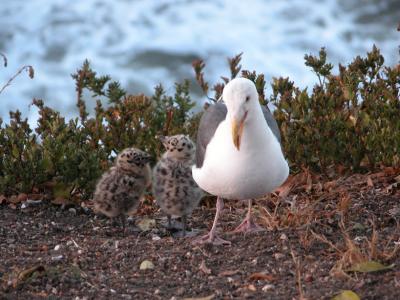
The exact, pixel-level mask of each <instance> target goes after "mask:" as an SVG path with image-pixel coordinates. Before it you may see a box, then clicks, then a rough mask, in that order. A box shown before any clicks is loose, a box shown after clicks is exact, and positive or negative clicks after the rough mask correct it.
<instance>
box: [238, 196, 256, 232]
mask: <svg viewBox="0 0 400 300" xmlns="http://www.w3.org/2000/svg"><path fill="white" fill-rule="evenodd" d="M248 201H249V202H248V203H249V208H248V211H247V215H246V218H244V220H243V222H242V223H241V224H240V225H239V226H238V227H236V228H235V229H234V230H233V231H232V233H238V232H257V231H262V230H264V228H262V227H261V226H259V225H257V224H256V223H255V222H254V220H253V216H252V215H251V206H252V199H249V200H248Z"/></svg>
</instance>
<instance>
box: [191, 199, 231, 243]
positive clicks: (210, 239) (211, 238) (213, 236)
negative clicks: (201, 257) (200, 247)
mask: <svg viewBox="0 0 400 300" xmlns="http://www.w3.org/2000/svg"><path fill="white" fill-rule="evenodd" d="M223 208H224V200H222V198H220V197H218V198H217V212H216V213H215V218H214V223H213V225H212V227H211V230H210V232H209V233H207V234H206V235H203V236H201V237H199V238H197V239H195V240H194V241H193V244H207V243H211V244H213V245H230V244H231V242H229V241H226V240H224V239H222V238H220V237H219V236H217V233H216V232H215V231H216V229H217V223H218V219H219V215H220V214H221V211H222V209H223Z"/></svg>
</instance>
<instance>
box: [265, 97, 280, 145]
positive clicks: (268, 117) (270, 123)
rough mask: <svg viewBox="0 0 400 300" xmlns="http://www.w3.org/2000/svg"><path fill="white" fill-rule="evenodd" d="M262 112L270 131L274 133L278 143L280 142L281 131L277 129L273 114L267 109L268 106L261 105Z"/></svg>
mask: <svg viewBox="0 0 400 300" xmlns="http://www.w3.org/2000/svg"><path fill="white" fill-rule="evenodd" d="M261 109H262V112H263V114H264V118H265V120H266V121H267V124H268V127H269V128H271V131H272V133H273V134H274V135H275V137H276V139H277V140H278V142H279V144H280V143H281V133H280V131H279V127H278V123H277V122H276V120H275V118H274V116H273V115H272V113H271V111H270V110H269V108H268V106H266V105H265V106H261Z"/></svg>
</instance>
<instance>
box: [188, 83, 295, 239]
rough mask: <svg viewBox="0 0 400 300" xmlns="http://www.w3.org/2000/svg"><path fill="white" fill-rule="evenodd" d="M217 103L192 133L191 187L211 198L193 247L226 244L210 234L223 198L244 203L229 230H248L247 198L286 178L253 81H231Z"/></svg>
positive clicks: (272, 126) (274, 128) (272, 125)
mask: <svg viewBox="0 0 400 300" xmlns="http://www.w3.org/2000/svg"><path fill="white" fill-rule="evenodd" d="M222 99H223V102H224V103H222V102H217V103H216V104H214V105H212V106H210V107H209V108H208V109H207V110H206V112H205V113H204V115H203V116H202V118H201V120H200V124H199V130H198V133H197V148H196V165H195V166H193V168H192V174H193V178H194V180H195V181H196V183H197V184H198V185H199V186H200V187H201V188H202V189H203V190H205V191H207V192H208V193H210V194H212V195H215V196H217V211H216V214H215V218H214V223H213V225H212V228H211V230H210V232H209V233H208V234H206V235H205V236H202V237H200V238H198V239H197V240H195V241H194V242H195V243H213V244H217V245H220V244H230V242H228V241H226V240H223V239H222V238H220V237H218V236H217V234H216V225H217V222H218V218H219V216H220V213H221V210H222V208H223V206H224V203H223V199H224V198H225V199H237V200H242V199H248V201H249V206H248V212H247V215H246V218H245V219H244V220H243V222H242V223H241V224H240V225H239V226H238V227H237V228H236V230H235V231H254V230H255V229H257V227H258V226H257V225H256V224H255V223H254V222H253V220H252V215H251V205H252V200H251V199H253V198H258V197H261V196H264V195H266V194H268V193H270V192H272V191H273V190H274V189H275V188H277V187H278V186H280V185H281V184H282V183H283V182H284V181H285V180H286V178H287V177H288V175H289V166H288V164H287V162H286V160H285V158H284V156H283V153H282V148H281V144H280V134H279V128H278V125H277V123H276V121H275V119H274V117H273V116H272V114H271V112H270V111H269V109H268V107H264V106H261V105H260V103H259V100H258V93H257V89H256V87H255V85H254V83H253V82H252V81H251V80H249V79H246V78H236V79H233V80H231V81H230V82H229V83H228V84H227V85H226V86H225V88H224V90H223V94H222Z"/></svg>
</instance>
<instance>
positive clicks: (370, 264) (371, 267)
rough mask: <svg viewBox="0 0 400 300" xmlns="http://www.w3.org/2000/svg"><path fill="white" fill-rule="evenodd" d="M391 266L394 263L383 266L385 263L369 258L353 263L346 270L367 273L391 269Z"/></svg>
mask: <svg viewBox="0 0 400 300" xmlns="http://www.w3.org/2000/svg"><path fill="white" fill-rule="evenodd" d="M393 267H394V264H391V265H389V266H385V265H383V264H381V263H380V262H377V261H373V260H370V261H366V262H362V263H358V264H355V265H354V266H352V267H351V268H350V269H348V270H347V271H348V272H361V273H369V272H377V271H383V270H388V269H392V268H393Z"/></svg>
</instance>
